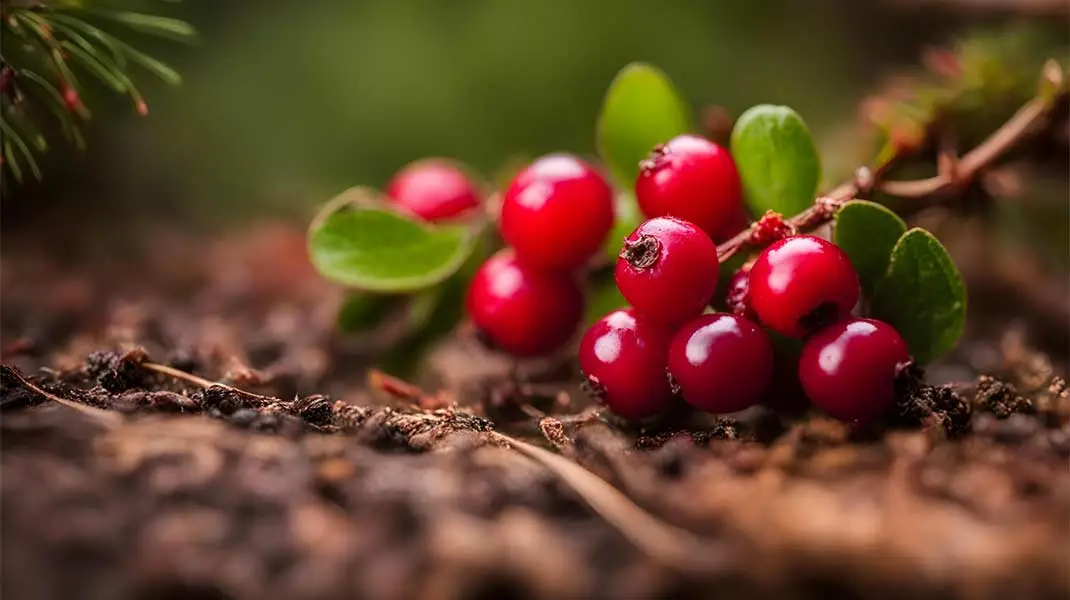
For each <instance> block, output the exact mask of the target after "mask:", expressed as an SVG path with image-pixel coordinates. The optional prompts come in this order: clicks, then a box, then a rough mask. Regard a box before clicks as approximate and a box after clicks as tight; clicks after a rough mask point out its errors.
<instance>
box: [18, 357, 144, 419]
mask: <svg viewBox="0 0 1070 600" xmlns="http://www.w3.org/2000/svg"><path fill="white" fill-rule="evenodd" d="M0 368H2V369H3V370H4V371H5V372H6V373H7V374H8V375H10V376H11V377H12V378H13V379H15V380H16V381H18V382H19V384H20V385H22V386H23V387H25V388H26V389H28V390H30V391H31V392H33V393H35V394H37V395H38V396H41V397H43V398H44V399H46V400H49V401H52V402H55V403H57V404H62V405H63V406H66V407H67V408H71V409H74V410H76V411H78V412H80V413H82V414H85V415H88V416H90V417H92V418H94V419H96V420H97V421H99V422H100V423H101V424H102V425H104V426H105V427H115V426H116V425H119V424H120V423H122V422H123V417H122V416H121V415H118V414H116V413H112V412H108V411H106V410H103V409H100V408H97V407H95V406H89V405H88V404H82V403H80V402H72V401H70V400H67V399H66V398H60V397H59V396H57V395H55V394H53V393H51V392H47V391H45V390H43V389H41V388H40V387H38V386H36V385H34V384H32V383H30V380H29V379H26V378H25V377H24V376H23V375H22V373H20V372H19V371H18V370H17V369H15V367H12V366H10V365H0Z"/></svg>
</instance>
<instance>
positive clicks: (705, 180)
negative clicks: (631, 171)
mask: <svg viewBox="0 0 1070 600" xmlns="http://www.w3.org/2000/svg"><path fill="white" fill-rule="evenodd" d="M635 197H636V199H637V200H638V201H639V208H640V209H642V211H643V214H645V215H646V216H647V217H662V216H666V215H668V216H673V217H678V218H680V219H683V220H685V221H690V222H692V223H694V224H695V225H698V226H699V228H700V229H702V230H703V231H705V232H706V234H707V235H709V236H710V237H711V238H712V237H714V236H717V235H719V234H721V233H722V229H723V228H724V227H726V226H728V224H729V222H730V221H731V220H732V219H733V218H735V217H736V214H735V213H736V211H738V210H739V206H740V202H741V198H742V192H741V188H740V181H739V171H737V170H736V163H735V161H734V160H732V156H731V155H730V154H729V153H728V151H727V150H725V149H724V148H722V147H720V146H718V145H717V144H715V143H713V142H711V141H709V140H707V139H704V138H701V137H699V136H697V135H687V134H685V135H680V136H677V137H675V138H673V139H671V140H669V141H668V142H667V143H665V144H660V145H658V146H656V147H655V148H654V150H653V152H651V153H650V157H649V158H647V159H646V160H644V161H642V162H641V163H640V171H639V178H638V179H637V180H636V182H635Z"/></svg>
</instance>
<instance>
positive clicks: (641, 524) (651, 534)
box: [490, 432, 730, 568]
mask: <svg viewBox="0 0 1070 600" xmlns="http://www.w3.org/2000/svg"><path fill="white" fill-rule="evenodd" d="M490 435H491V436H493V437H495V438H497V439H498V440H499V441H501V442H503V443H504V444H506V445H507V446H508V447H510V448H512V449H514V450H516V451H517V452H519V453H520V454H523V455H524V456H526V457H528V458H529V459H531V460H533V461H535V462H537V463H539V464H541V465H542V466H544V467H546V468H547V469H548V470H550V471H551V472H552V473H553V474H554V475H556V476H558V477H560V478H561V480H562V481H564V482H565V483H566V484H567V485H568V486H569V487H571V488H572V489H573V490H574V491H575V492H576V493H577V494H578V495H579V496H580V497H581V498H582V499H583V500H584V501H585V502H586V503H587V505H588V506H590V507H591V509H592V510H593V511H594V512H596V513H597V514H598V515H599V516H601V517H602V518H603V519H605V521H606V522H607V523H609V524H610V525H612V526H613V527H614V528H616V529H617V530H618V531H619V532H620V533H621V535H623V536H624V537H625V538H627V539H628V541H630V542H631V543H633V544H635V545H636V547H637V548H639V549H640V550H641V551H642V552H644V553H645V554H646V555H647V556H649V557H650V558H652V559H654V560H657V561H658V562H660V563H662V564H663V565H664V566H666V567H670V568H688V567H690V566H696V567H697V566H698V565H699V564H700V563H701V564H709V562H710V561H714V562H716V561H723V560H729V559H730V556H729V555H728V554H727V553H726V552H724V550H723V549H721V548H718V547H716V546H713V545H712V544H711V543H710V542H708V541H705V540H703V539H701V538H699V537H697V536H696V535H694V534H693V533H691V532H689V531H686V530H683V529H680V528H678V527H674V526H672V525H669V524H667V523H665V522H663V521H661V520H659V519H658V518H656V517H654V516H653V515H651V514H650V513H648V512H646V511H645V510H643V509H642V508H640V507H639V506H637V505H636V504H635V503H634V502H632V501H631V500H630V499H629V498H628V497H627V496H625V495H624V494H623V493H621V492H620V490H618V489H617V488H615V487H613V486H612V485H610V484H609V483H607V482H606V481H605V480H604V479H602V478H601V477H598V476H597V475H595V474H593V473H591V472H590V471H588V470H587V469H585V468H583V467H582V466H580V465H579V464H577V463H575V462H573V461H571V460H569V459H567V458H564V457H562V456H559V455H557V454H554V453H553V452H550V451H548V450H543V449H542V448H539V447H538V446H533V445H531V444H528V443H527V442H522V441H520V440H517V439H515V438H511V437H509V436H507V435H505V434H502V433H498V432H491V433H490Z"/></svg>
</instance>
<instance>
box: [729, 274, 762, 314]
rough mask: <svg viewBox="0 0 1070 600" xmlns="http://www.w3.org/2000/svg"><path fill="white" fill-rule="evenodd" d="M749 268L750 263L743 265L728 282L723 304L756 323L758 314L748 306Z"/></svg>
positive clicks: (734, 312)
mask: <svg viewBox="0 0 1070 600" xmlns="http://www.w3.org/2000/svg"><path fill="white" fill-rule="evenodd" d="M750 269H751V265H743V266H742V267H740V268H739V270H738V271H736V274H735V275H733V276H732V279H731V280H729V282H728V291H727V292H725V306H727V307H728V311H729V312H731V313H732V314H734V315H739V316H741V317H746V318H747V319H748V320H750V321H754V322H755V323H757V322H758V321H759V319H758V315H756V314H754V309H752V308H751V307H750Z"/></svg>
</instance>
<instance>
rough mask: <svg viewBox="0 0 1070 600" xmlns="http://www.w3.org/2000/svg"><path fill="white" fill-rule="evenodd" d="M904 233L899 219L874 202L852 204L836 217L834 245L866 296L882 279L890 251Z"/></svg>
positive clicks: (905, 228) (903, 227)
mask: <svg viewBox="0 0 1070 600" xmlns="http://www.w3.org/2000/svg"><path fill="white" fill-rule="evenodd" d="M906 230H907V224H906V223H904V222H903V219H900V218H899V215H897V214H895V213H894V212H892V211H890V210H888V209H887V208H885V207H884V206H881V205H880V204H877V203H875V202H869V201H866V200H852V201H851V202H848V203H847V204H844V205H843V208H841V209H840V210H839V212H837V213H836V229H835V242H836V245H837V246H839V247H840V248H842V249H843V251H844V252H846V253H847V256H848V257H850V259H851V264H852V265H854V268H855V271H858V279H859V281H860V282H861V283H862V291H863V292H865V293H866V295H871V294H872V293H873V289H874V288H875V287H876V286H877V282H878V281H880V280H881V278H882V277H884V273H885V272H887V270H888V262H889V260H891V257H892V248H894V247H895V243H896V242H897V241H899V238H900V236H902V235H903V234H904V233H906Z"/></svg>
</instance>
